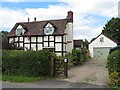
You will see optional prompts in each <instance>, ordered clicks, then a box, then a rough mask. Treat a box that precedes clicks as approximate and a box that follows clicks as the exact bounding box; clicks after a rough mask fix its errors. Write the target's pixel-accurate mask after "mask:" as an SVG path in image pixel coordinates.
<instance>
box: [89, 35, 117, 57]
mask: <svg viewBox="0 0 120 90" xmlns="http://www.w3.org/2000/svg"><path fill="white" fill-rule="evenodd" d="M101 37H103V38H104V42H103V43H101V42H100V38H101ZM114 46H117V44H116V43H115V42H113V41H112V40H110V39H109V38H107V37H106V36H104V35H103V34H101V35H100V36H99V37H98V38H97V39H95V40H94V41H93V42H92V43H90V44H89V51H90V56H91V57H92V58H93V48H94V47H114Z"/></svg>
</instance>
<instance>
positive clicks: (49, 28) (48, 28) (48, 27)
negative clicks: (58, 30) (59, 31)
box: [44, 23, 55, 35]
mask: <svg viewBox="0 0 120 90" xmlns="http://www.w3.org/2000/svg"><path fill="white" fill-rule="evenodd" d="M54 30H55V28H54V27H53V26H52V25H51V24H50V23H48V24H47V25H46V26H45V28H44V34H46V35H49V34H52V33H53V32H54Z"/></svg>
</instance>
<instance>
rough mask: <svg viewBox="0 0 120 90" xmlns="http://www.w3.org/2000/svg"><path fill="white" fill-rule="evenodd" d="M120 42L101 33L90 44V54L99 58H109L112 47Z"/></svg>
mask: <svg viewBox="0 0 120 90" xmlns="http://www.w3.org/2000/svg"><path fill="white" fill-rule="evenodd" d="M118 43H119V42H118V41H117V40H116V39H114V38H112V37H110V36H108V35H106V34H102V33H101V34H100V35H98V36H97V37H96V38H95V39H94V40H93V41H92V42H91V43H90V44H89V51H90V55H91V57H92V58H95V59H97V60H104V59H107V56H108V54H109V50H110V48H112V47H114V46H117V44H118Z"/></svg>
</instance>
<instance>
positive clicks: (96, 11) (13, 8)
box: [0, 0, 119, 41]
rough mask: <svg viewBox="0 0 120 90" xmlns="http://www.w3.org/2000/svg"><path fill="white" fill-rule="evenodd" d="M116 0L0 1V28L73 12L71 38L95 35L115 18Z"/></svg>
mask: <svg viewBox="0 0 120 90" xmlns="http://www.w3.org/2000/svg"><path fill="white" fill-rule="evenodd" d="M118 2H119V0H1V1H0V31H11V29H12V28H13V26H14V25H15V23H17V22H26V21H27V19H28V17H29V18H30V21H33V20H34V17H36V19H37V21H41V20H51V19H64V18H66V16H67V12H68V11H70V10H71V11H73V15H74V22H73V38H74V39H83V40H84V39H87V40H88V41H90V40H91V39H92V38H94V37H96V36H98V35H99V34H100V33H101V31H102V29H103V27H104V26H105V24H106V23H107V21H109V20H110V19H111V18H112V17H118Z"/></svg>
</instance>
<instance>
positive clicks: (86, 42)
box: [83, 39, 89, 49]
mask: <svg viewBox="0 0 120 90" xmlns="http://www.w3.org/2000/svg"><path fill="white" fill-rule="evenodd" d="M88 45H89V42H88V40H87V39H85V41H84V42H83V47H84V49H88Z"/></svg>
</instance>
